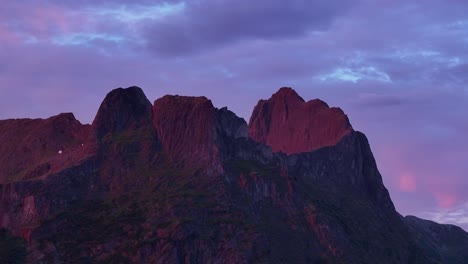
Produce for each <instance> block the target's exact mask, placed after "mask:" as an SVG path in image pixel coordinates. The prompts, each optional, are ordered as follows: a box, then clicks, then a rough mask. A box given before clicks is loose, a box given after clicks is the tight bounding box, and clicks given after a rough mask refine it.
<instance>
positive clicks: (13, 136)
mask: <svg viewBox="0 0 468 264" xmlns="http://www.w3.org/2000/svg"><path fill="white" fill-rule="evenodd" d="M89 133H90V126H89V125H82V124H81V123H80V122H79V121H78V120H76V119H75V117H74V116H73V114H72V113H65V114H60V115H57V116H53V117H50V118H47V119H9V120H0V142H1V144H0V184H1V183H5V182H11V181H17V180H24V179H32V178H36V177H40V176H44V175H46V174H49V173H52V172H57V171H60V170H62V169H64V168H66V167H69V166H72V165H73V164H75V163H77V162H79V161H80V160H82V159H83V158H84V157H85V156H86V152H87V151H85V148H84V147H83V146H84V145H87V143H88V141H89Z"/></svg>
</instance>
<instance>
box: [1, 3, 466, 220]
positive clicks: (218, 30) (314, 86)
mask: <svg viewBox="0 0 468 264" xmlns="http://www.w3.org/2000/svg"><path fill="white" fill-rule="evenodd" d="M467 14H468V3H467V2H466V0H413V1H407V0H339V1H338V0H336V1H332V0H303V1H301V0H290V1H282V0H281V1H280V0H256V1H241V0H236V1H234V0H232V1H231V0H230V1H228V0H197V1H187V2H183V1H150V0H147V1H145V0H140V1H138V0H133V1H130V0H116V1H103V0H79V1H78V0H49V1H33V0H18V1H8V0H7V1H2V4H1V6H0V119H6V118H14V117H48V116H51V115H55V114H58V113H60V112H74V113H75V115H76V117H77V118H78V119H79V120H80V121H82V122H83V123H89V122H91V121H92V119H93V117H94V114H95V113H96V111H97V109H98V107H99V104H100V102H101V101H102V99H103V98H104V96H105V94H106V93H107V92H109V91H110V90H111V89H113V88H116V87H127V86H131V85H138V86H140V87H142V88H143V89H144V90H145V92H146V95H147V96H148V98H149V99H150V100H151V101H152V100H154V99H156V98H158V97H161V96H162V95H165V94H181V95H206V96H208V97H209V98H210V99H212V100H213V103H214V104H215V105H216V106H218V107H222V106H228V107H229V108H230V109H231V110H233V111H234V112H236V113H237V114H238V115H239V116H241V117H244V118H245V119H247V120H248V118H249V117H250V113H251V111H252V109H253V107H254V105H255V104H256V102H257V100H258V99H261V98H269V97H270V95H271V94H272V93H274V92H275V91H276V90H277V89H278V88H280V87H282V86H291V87H293V88H294V89H296V91H298V93H299V94H301V95H302V96H303V97H304V98H305V99H313V98H316V97H318V98H321V99H323V100H325V101H326V102H328V103H329V104H330V105H333V106H340V107H341V108H342V109H343V110H344V111H345V112H346V113H347V114H348V115H349V117H350V120H351V122H352V124H353V126H354V128H355V129H357V130H360V131H363V132H364V133H365V134H366V135H367V136H368V138H369V140H370V143H371V146H372V149H373V152H374V154H375V156H376V159H377V162H378V166H379V168H380V170H381V173H382V175H383V179H384V182H385V185H386V186H387V188H388V189H389V191H390V194H391V196H392V199H393V201H394V203H395V205H396V207H397V210H398V211H400V212H401V213H402V214H404V215H406V214H413V215H417V216H420V217H424V218H429V219H433V220H436V221H439V222H444V223H454V224H458V225H460V226H462V227H464V228H465V229H468V191H466V190H468V177H467V176H468V175H467V173H468V140H467V139H466V135H465V133H466V132H468V116H467V115H468V86H467V83H468V15H467Z"/></svg>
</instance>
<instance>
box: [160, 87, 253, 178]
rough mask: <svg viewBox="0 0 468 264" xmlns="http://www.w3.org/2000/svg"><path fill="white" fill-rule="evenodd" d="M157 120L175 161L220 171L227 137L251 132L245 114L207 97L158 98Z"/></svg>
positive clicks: (241, 135) (162, 137) (169, 152)
mask: <svg viewBox="0 0 468 264" xmlns="http://www.w3.org/2000/svg"><path fill="white" fill-rule="evenodd" d="M153 122H154V126H155V128H156V131H157V133H158V136H159V139H160V140H161V143H162V145H163V148H164V150H165V153H166V154H168V156H169V158H170V160H171V161H172V162H173V163H174V162H175V163H180V164H183V165H184V166H189V167H191V166H195V167H200V166H201V167H212V168H215V170H216V171H219V170H220V167H221V165H220V163H219V161H220V153H221V152H222V151H223V147H224V146H225V145H226V141H229V140H231V139H233V138H240V137H247V135H248V133H247V124H246V122H245V121H244V120H243V119H242V118H239V117H237V116H236V115H235V114H234V113H233V112H231V111H229V110H228V109H227V108H225V107H224V108H221V109H217V108H215V107H214V106H213V104H212V102H211V101H210V100H208V99H207V98H206V97H191V96H178V95H175V96H174V95H166V96H164V97H162V98H160V99H158V100H156V101H155V102H154V119H153ZM218 165H219V166H218ZM217 166H218V167H217ZM216 167H217V168H216Z"/></svg>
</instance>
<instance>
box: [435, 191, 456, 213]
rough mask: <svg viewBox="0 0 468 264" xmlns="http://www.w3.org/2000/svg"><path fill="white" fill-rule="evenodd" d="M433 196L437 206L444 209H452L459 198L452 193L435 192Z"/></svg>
mask: <svg viewBox="0 0 468 264" xmlns="http://www.w3.org/2000/svg"><path fill="white" fill-rule="evenodd" d="M433 195H434V198H435V199H436V201H437V205H438V206H439V207H441V208H444V209H449V208H452V207H453V206H454V205H455V204H456V203H457V201H458V198H457V196H456V195H454V194H452V193H446V192H434V193H433Z"/></svg>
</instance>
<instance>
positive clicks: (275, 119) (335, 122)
mask: <svg viewBox="0 0 468 264" xmlns="http://www.w3.org/2000/svg"><path fill="white" fill-rule="evenodd" d="M352 130H353V129H352V127H351V124H350V123H349V120H348V117H347V116H346V115H345V114H344V113H343V111H342V110H341V109H339V108H334V107H333V108H330V107H328V105H327V104H326V103H325V102H323V101H321V100H319V99H315V100H311V101H308V102H305V101H304V99H302V98H301V97H300V96H299V95H298V94H297V93H296V91H294V90H293V89H291V88H287V87H283V88H281V89H280V90H279V91H278V92H276V93H275V94H273V96H272V97H271V98H270V99H268V100H260V101H259V102H258V104H257V105H256V106H255V108H254V110H253V112H252V116H251V117H250V122H249V135H250V137H251V138H252V139H253V140H255V141H257V142H259V143H263V144H266V145H268V146H271V147H272V148H273V150H274V151H282V152H284V153H286V154H293V153H300V152H309V151H313V150H315V149H318V148H321V147H325V146H333V145H336V143H338V142H339V141H340V140H341V138H342V137H343V136H344V135H347V134H349V133H350V132H351V131H352Z"/></svg>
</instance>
